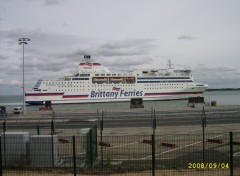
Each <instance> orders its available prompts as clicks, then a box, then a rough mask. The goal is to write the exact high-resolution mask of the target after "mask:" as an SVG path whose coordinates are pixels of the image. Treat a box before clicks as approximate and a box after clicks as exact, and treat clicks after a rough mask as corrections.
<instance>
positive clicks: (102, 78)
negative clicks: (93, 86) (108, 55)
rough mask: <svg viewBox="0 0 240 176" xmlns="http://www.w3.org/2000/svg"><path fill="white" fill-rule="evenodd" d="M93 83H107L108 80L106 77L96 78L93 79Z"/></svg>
mask: <svg viewBox="0 0 240 176" xmlns="http://www.w3.org/2000/svg"><path fill="white" fill-rule="evenodd" d="M93 81H107V78H105V77H97V78H96V77H95V78H93Z"/></svg>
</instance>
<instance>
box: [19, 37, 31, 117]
mask: <svg viewBox="0 0 240 176" xmlns="http://www.w3.org/2000/svg"><path fill="white" fill-rule="evenodd" d="M18 41H19V44H20V45H22V46H23V86H22V88H23V114H24V115H26V105H25V84H24V45H27V44H28V42H29V41H30V39H29V38H24V37H23V38H19V39H18Z"/></svg>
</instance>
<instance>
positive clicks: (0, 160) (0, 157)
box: [0, 136, 2, 176]
mask: <svg viewBox="0 0 240 176" xmlns="http://www.w3.org/2000/svg"><path fill="white" fill-rule="evenodd" d="M0 176H2V136H0Z"/></svg>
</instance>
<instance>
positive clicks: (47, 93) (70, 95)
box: [25, 58, 208, 105]
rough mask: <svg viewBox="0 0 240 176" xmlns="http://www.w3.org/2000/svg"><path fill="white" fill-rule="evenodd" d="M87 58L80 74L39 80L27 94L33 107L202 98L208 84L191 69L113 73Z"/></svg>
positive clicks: (81, 64)
mask: <svg viewBox="0 0 240 176" xmlns="http://www.w3.org/2000/svg"><path fill="white" fill-rule="evenodd" d="M90 61H91V60H90V58H86V59H85V60H84V61H83V62H82V63H80V65H79V72H77V73H75V74H74V75H70V76H65V77H64V78H62V79H59V80H56V81H44V80H38V82H37V83H36V85H35V86H34V88H33V90H32V91H29V92H26V94H25V96H26V103H28V104H31V105H40V104H45V102H46V101H51V103H52V104H65V103H101V102H126V101H129V102H130V100H131V99H132V98H142V99H143V101H152V100H177V99H187V98H189V97H197V96H200V95H201V94H202V93H203V92H204V91H205V90H206V89H207V87H208V85H207V84H203V83H194V81H193V78H192V75H191V74H190V73H191V71H190V70H173V69H172V68H171V65H170V66H169V69H164V70H136V71H133V72H130V73H111V72H110V71H108V70H107V69H106V68H105V67H103V66H101V64H99V63H92V62H90Z"/></svg>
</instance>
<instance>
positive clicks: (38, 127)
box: [37, 125, 40, 135]
mask: <svg viewBox="0 0 240 176" xmlns="http://www.w3.org/2000/svg"><path fill="white" fill-rule="evenodd" d="M37 135H40V126H39V125H37Z"/></svg>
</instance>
